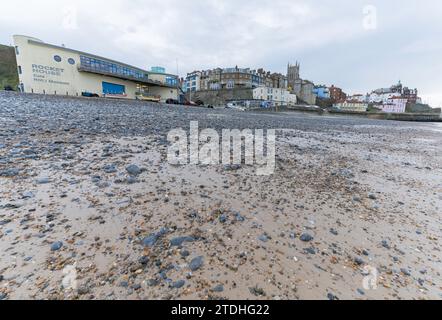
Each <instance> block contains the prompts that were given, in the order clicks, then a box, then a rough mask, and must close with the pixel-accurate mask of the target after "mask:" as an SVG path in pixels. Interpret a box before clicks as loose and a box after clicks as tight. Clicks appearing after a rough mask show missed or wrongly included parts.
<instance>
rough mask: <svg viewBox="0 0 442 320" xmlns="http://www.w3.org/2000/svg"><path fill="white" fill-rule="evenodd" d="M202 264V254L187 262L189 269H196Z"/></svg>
mask: <svg viewBox="0 0 442 320" xmlns="http://www.w3.org/2000/svg"><path fill="white" fill-rule="evenodd" d="M203 264H204V257H202V256H199V257H196V258H194V259H193V260H192V261H191V262H190V263H189V269H190V270H192V271H197V270H198V269H200V268H201V267H202V266H203Z"/></svg>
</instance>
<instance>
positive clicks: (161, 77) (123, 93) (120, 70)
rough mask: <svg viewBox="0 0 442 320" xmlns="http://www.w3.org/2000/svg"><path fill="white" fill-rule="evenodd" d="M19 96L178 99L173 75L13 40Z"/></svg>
mask: <svg viewBox="0 0 442 320" xmlns="http://www.w3.org/2000/svg"><path fill="white" fill-rule="evenodd" d="M14 45H15V50H16V57H17V66H18V74H19V80H20V85H19V86H20V89H21V91H22V92H27V93H39V94H54V95H70V96H81V95H91V94H92V95H97V96H102V97H112V98H128V99H136V98H141V99H144V98H146V99H149V98H150V97H155V98H157V99H158V100H160V101H165V100H167V99H169V98H173V99H176V98H177V96H178V89H177V81H178V77H177V76H176V75H171V74H166V73H162V72H152V71H145V70H143V69H140V68H136V67H133V66H130V65H127V64H125V63H121V62H117V61H114V60H110V59H106V58H103V57H99V56H96V55H93V54H89V53H85V52H81V51H77V50H73V49H68V48H65V47H60V46H55V45H51V44H47V43H44V42H43V41H41V40H39V39H35V38H31V37H27V36H17V35H16V36H14Z"/></svg>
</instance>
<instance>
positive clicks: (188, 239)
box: [170, 236, 195, 247]
mask: <svg viewBox="0 0 442 320" xmlns="http://www.w3.org/2000/svg"><path fill="white" fill-rule="evenodd" d="M193 241H195V239H194V238H193V237H189V236H184V237H177V238H173V239H172V240H170V245H171V246H172V247H179V246H181V245H182V244H183V243H184V242H193Z"/></svg>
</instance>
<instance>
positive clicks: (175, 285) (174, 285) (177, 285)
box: [170, 280, 186, 289]
mask: <svg viewBox="0 0 442 320" xmlns="http://www.w3.org/2000/svg"><path fill="white" fill-rule="evenodd" d="M185 284H186V281H184V280H178V281H176V282H174V283H172V284H171V285H170V286H171V287H172V288H174V289H180V288H182V287H184V285H185Z"/></svg>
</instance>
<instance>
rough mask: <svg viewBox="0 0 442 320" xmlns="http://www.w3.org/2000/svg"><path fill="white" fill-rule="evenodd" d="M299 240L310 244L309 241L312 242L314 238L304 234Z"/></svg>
mask: <svg viewBox="0 0 442 320" xmlns="http://www.w3.org/2000/svg"><path fill="white" fill-rule="evenodd" d="M299 239H301V241H303V242H310V241H312V240H313V239H314V238H313V236H311V235H310V234H308V233H304V234H302V235H301V237H300V238H299Z"/></svg>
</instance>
